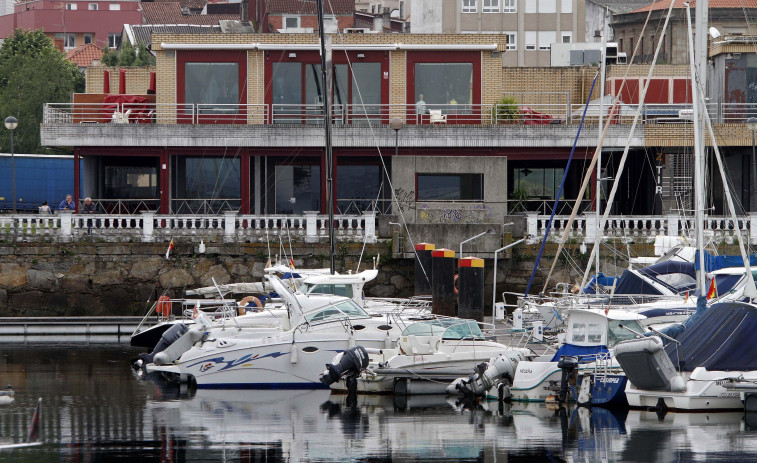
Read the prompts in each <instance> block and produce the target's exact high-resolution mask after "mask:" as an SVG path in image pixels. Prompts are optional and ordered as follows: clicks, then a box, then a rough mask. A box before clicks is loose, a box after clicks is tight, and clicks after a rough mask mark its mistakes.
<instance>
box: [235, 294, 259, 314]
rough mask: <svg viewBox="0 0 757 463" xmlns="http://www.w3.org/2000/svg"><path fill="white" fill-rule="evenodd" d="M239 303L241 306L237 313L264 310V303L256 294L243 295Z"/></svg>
mask: <svg viewBox="0 0 757 463" xmlns="http://www.w3.org/2000/svg"><path fill="white" fill-rule="evenodd" d="M238 304H239V308H238V310H237V313H238V314H239V315H245V314H246V313H248V312H261V311H262V310H263V303H262V302H260V299H258V298H257V297H255V296H246V297H243V298H242V300H241V301H239V302H238Z"/></svg>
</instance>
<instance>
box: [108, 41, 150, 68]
mask: <svg viewBox="0 0 757 463" xmlns="http://www.w3.org/2000/svg"><path fill="white" fill-rule="evenodd" d="M100 62H101V63H102V64H103V65H104V66H110V67H116V66H122V67H130V66H138V67H144V66H155V57H154V56H152V53H150V50H148V49H147V47H146V46H145V45H144V44H142V43H140V44H139V45H138V46H137V48H134V46H133V45H132V44H131V43H129V42H124V43H123V44H122V45H121V50H120V51H118V50H114V49H111V48H106V49H105V51H104V52H103V57H102V59H101V60H100Z"/></svg>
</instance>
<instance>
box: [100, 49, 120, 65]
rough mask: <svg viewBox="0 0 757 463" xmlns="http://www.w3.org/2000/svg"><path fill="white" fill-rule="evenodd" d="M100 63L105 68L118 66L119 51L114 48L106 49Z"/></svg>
mask: <svg viewBox="0 0 757 463" xmlns="http://www.w3.org/2000/svg"><path fill="white" fill-rule="evenodd" d="M100 62H101V63H102V64H103V66H110V67H114V66H118V51H117V50H115V49H113V48H106V49H105V50H103V57H102V58H100Z"/></svg>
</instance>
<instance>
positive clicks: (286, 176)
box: [275, 165, 321, 214]
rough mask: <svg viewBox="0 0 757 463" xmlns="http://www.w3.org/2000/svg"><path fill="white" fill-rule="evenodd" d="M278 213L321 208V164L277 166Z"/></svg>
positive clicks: (300, 211)
mask: <svg viewBox="0 0 757 463" xmlns="http://www.w3.org/2000/svg"><path fill="white" fill-rule="evenodd" d="M275 181H276V214H301V213H303V212H304V211H320V210H321V167H320V166H286V165H278V166H276V180H275Z"/></svg>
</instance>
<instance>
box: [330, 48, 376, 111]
mask: <svg viewBox="0 0 757 463" xmlns="http://www.w3.org/2000/svg"><path fill="white" fill-rule="evenodd" d="M345 67H346V66H345ZM351 83H352V89H351V91H352V108H350V117H351V120H352V122H353V123H355V122H360V121H367V119H368V118H369V117H370V116H371V115H378V114H381V63H352V82H351ZM334 91H336V87H335V88H334ZM334 101H335V102H336V95H335V96H334ZM370 119H371V120H374V121H375V120H377V117H372V118H370Z"/></svg>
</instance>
